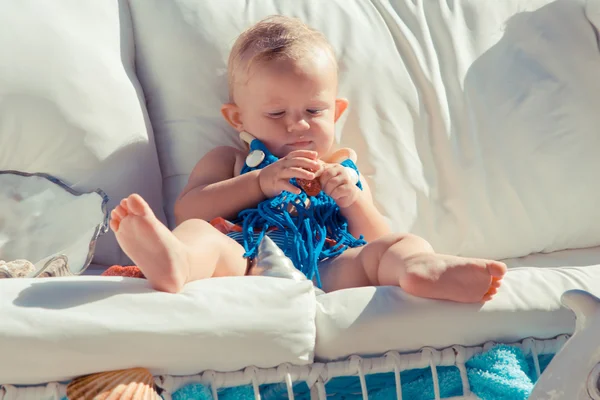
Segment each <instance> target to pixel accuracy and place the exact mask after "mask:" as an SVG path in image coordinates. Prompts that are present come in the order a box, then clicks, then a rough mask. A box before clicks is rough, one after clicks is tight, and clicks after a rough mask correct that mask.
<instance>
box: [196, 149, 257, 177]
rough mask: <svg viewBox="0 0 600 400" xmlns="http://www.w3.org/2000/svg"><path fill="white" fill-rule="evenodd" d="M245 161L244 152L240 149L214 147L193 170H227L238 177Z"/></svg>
mask: <svg viewBox="0 0 600 400" xmlns="http://www.w3.org/2000/svg"><path fill="white" fill-rule="evenodd" d="M245 159H246V152H244V151H242V150H240V149H236V148H235V147H231V146H220V147H215V148H214V149H212V150H210V151H209V152H208V153H206V154H205V155H204V156H203V157H202V158H201V159H200V161H198V163H197V164H196V167H195V168H194V170H206V169H211V170H213V169H227V170H228V171H233V172H234V175H238V174H239V171H240V170H241V168H242V166H243V165H244V161H245ZM236 171H237V172H236Z"/></svg>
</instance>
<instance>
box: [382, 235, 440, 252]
mask: <svg viewBox="0 0 600 400" xmlns="http://www.w3.org/2000/svg"><path fill="white" fill-rule="evenodd" d="M370 244H374V245H375V246H376V247H377V248H378V249H379V250H380V251H384V252H385V251H388V250H389V249H390V248H392V247H398V246H404V247H407V248H418V249H419V250H421V251H422V252H431V251H433V248H432V247H431V245H430V244H429V242H427V241H426V240H425V239H423V238H422V237H420V236H417V235H415V234H413V233H389V234H387V235H385V236H382V237H381V238H379V239H377V240H375V241H373V242H371V243H370ZM375 246H374V247H375Z"/></svg>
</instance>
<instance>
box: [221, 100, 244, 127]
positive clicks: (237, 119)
mask: <svg viewBox="0 0 600 400" xmlns="http://www.w3.org/2000/svg"><path fill="white" fill-rule="evenodd" d="M221 114H223V118H225V121H227V122H228V123H229V125H231V126H232V127H233V129H235V130H236V131H238V132H241V131H243V130H244V127H243V124H242V114H241V113H240V108H239V107H238V106H237V105H236V104H234V103H225V104H223V105H222V106H221Z"/></svg>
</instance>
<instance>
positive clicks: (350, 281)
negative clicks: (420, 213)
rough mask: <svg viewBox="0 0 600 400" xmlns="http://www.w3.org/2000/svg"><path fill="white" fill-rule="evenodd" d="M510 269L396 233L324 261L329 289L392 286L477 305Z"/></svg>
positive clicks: (324, 277)
mask: <svg viewBox="0 0 600 400" xmlns="http://www.w3.org/2000/svg"><path fill="white" fill-rule="evenodd" d="M505 273H506V266H505V265H504V264H503V263H500V262H497V261H490V260H482V259H473V258H464V257H455V256H447V255H441V254H436V253H434V251H433V249H432V247H431V245H429V243H427V241H425V240H424V239H422V238H420V237H418V236H415V235H410V234H406V235H398V234H392V235H388V236H384V237H382V238H380V239H378V240H376V241H373V242H371V243H369V244H367V245H366V246H364V247H362V248H357V249H350V250H347V251H346V252H345V253H344V254H342V255H341V256H339V257H338V258H336V259H334V260H332V261H330V262H329V263H328V264H325V265H324V268H323V273H322V279H323V286H324V289H325V290H326V291H328V290H329V291H331V290H337V289H343V288H346V287H355V286H363V284H361V283H364V284H365V285H366V284H368V285H381V286H390V285H393V286H400V287H402V288H403V289H404V290H405V291H406V292H408V293H410V294H413V295H415V296H419V297H428V298H433V299H443V300H453V301H458V302H464V303H474V302H479V301H487V300H489V299H490V298H491V297H492V296H493V295H494V294H495V293H496V291H497V290H498V287H499V286H500V280H501V279H502V277H503V276H504V274H505Z"/></svg>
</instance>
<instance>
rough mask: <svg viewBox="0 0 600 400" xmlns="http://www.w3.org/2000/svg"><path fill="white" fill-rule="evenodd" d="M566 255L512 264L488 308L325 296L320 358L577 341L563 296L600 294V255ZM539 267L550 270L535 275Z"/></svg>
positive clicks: (385, 291) (367, 295) (387, 296)
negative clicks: (561, 337) (571, 338)
mask: <svg viewBox="0 0 600 400" xmlns="http://www.w3.org/2000/svg"><path fill="white" fill-rule="evenodd" d="M564 253H565V254H563V252H558V253H553V254H543V255H535V256H530V257H526V258H524V259H521V260H507V264H508V265H509V267H511V269H510V270H509V272H508V274H507V275H506V278H505V281H504V283H503V286H502V287H501V290H500V291H499V292H498V294H497V295H496V296H495V297H494V298H493V299H492V300H491V301H489V302H487V303H485V304H484V305H481V304H459V303H452V302H441V301H435V300H427V299H421V298H416V297H414V296H411V295H409V294H406V293H405V292H404V291H403V290H401V289H399V288H395V287H380V288H374V287H368V288H358V289H349V290H342V291H338V292H333V293H329V294H326V295H323V296H318V297H317V300H318V304H317V319H316V321H317V346H316V350H315V358H316V359H318V360H336V359H339V358H343V357H346V356H348V355H351V354H355V353H357V354H382V353H385V352H386V351H388V350H397V351H400V352H403V351H411V350H413V349H418V348H421V347H424V346H429V347H434V348H444V347H448V346H452V345H454V344H459V345H462V346H474V345H478V344H481V343H485V342H487V341H499V342H503V343H511V342H516V341H518V340H520V339H522V338H527V337H534V338H542V339H543V338H552V337H555V336H557V335H561V334H571V333H573V331H574V329H575V315H574V314H573V313H572V312H571V311H570V310H569V309H567V308H565V307H564V306H563V305H562V304H561V301H560V300H561V296H562V294H563V293H564V292H565V291H567V290H570V289H583V290H587V291H589V292H590V293H594V294H596V295H598V294H600V248H595V249H594V250H593V251H592V250H590V249H583V250H576V251H567V252H564ZM539 265H545V266H548V268H532V267H534V266H539Z"/></svg>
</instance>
